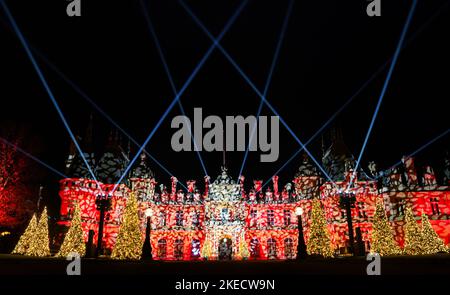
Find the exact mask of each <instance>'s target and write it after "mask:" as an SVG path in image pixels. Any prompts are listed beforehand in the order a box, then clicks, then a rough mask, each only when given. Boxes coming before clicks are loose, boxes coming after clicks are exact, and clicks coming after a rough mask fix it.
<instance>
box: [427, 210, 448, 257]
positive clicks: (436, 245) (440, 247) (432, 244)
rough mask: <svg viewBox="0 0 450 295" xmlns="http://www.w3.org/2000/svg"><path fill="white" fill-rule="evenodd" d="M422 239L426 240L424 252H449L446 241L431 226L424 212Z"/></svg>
mask: <svg viewBox="0 0 450 295" xmlns="http://www.w3.org/2000/svg"><path fill="white" fill-rule="evenodd" d="M422 239H423V242H424V244H423V245H424V249H423V251H424V254H435V253H439V252H448V249H447V247H446V246H445V244H444V241H442V240H441V238H439V236H438V234H437V233H436V231H435V230H434V229H433V227H432V226H431V223H430V221H429V220H428V217H427V215H425V214H424V213H422Z"/></svg>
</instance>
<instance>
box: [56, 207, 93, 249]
mask: <svg viewBox="0 0 450 295" xmlns="http://www.w3.org/2000/svg"><path fill="white" fill-rule="evenodd" d="M72 252H75V253H78V254H79V255H80V256H84V254H85V252H86V244H85V243H84V235H83V229H82V227H81V211H80V206H79V205H78V203H77V204H76V205H75V210H74V212H73V217H72V222H71V225H70V228H69V231H68V232H67V234H66V237H65V238H64V242H63V244H62V245H61V249H60V250H59V253H58V254H57V256H60V257H67V255H69V253H72Z"/></svg>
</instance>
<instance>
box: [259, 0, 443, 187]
mask: <svg viewBox="0 0 450 295" xmlns="http://www.w3.org/2000/svg"><path fill="white" fill-rule="evenodd" d="M448 4H450V1H447V2H445V3H444V4H443V5H442V6H440V7H439V8H438V9H436V11H435V12H434V13H433V14H432V15H431V16H430V17H429V19H428V20H427V21H426V22H425V23H423V24H422V25H421V26H420V28H419V29H418V30H417V31H415V32H414V33H413V34H412V35H411V37H410V38H409V39H408V40H406V42H405V44H404V46H403V49H405V47H406V46H407V45H409V44H410V43H411V42H412V41H413V40H414V39H415V38H416V37H417V36H418V35H419V34H420V33H422V32H423V31H424V30H425V29H426V28H427V27H428V25H430V24H431V23H432V22H433V20H434V19H435V18H436V17H437V16H439V15H440V14H441V13H442V11H443V9H444V8H446V7H447V6H448ZM391 61H392V57H390V58H389V59H388V60H387V61H386V62H385V63H384V64H383V65H381V66H380V67H379V68H378V70H377V71H375V72H374V73H373V74H372V76H371V77H370V78H369V79H368V80H367V81H366V82H364V83H363V84H362V85H361V87H360V88H359V89H358V90H357V91H356V92H355V93H354V94H353V95H352V96H351V97H350V98H349V99H348V100H347V101H346V102H345V103H344V104H343V105H342V106H341V107H340V108H339V109H338V110H337V111H336V112H335V113H334V114H333V115H332V116H331V117H330V118H329V119H328V120H327V121H326V122H325V123H324V124H323V125H322V127H321V128H320V129H319V130H317V131H316V133H314V135H313V136H311V138H310V139H309V140H308V141H307V142H306V143H305V145H306V146H308V144H309V143H310V142H311V141H313V140H314V139H315V138H316V137H317V136H318V135H319V134H321V133H322V131H323V130H324V129H325V128H326V127H327V126H328V125H329V124H330V123H331V122H332V121H333V120H334V119H335V118H336V117H337V116H338V115H339V114H340V113H341V112H342V111H343V110H344V109H345V108H346V107H347V106H348V105H349V104H350V103H351V102H352V101H353V100H354V99H355V98H356V97H358V96H359V94H360V93H361V92H362V91H363V90H364V89H365V88H366V87H367V86H368V85H369V84H370V83H372V81H373V80H374V79H375V78H376V77H377V76H378V75H379V74H380V73H381V72H383V70H384V69H385V68H386V67H387V66H388V65H389V63H390V62H391ZM302 150H303V148H299V149H298V150H297V151H296V152H294V153H293V154H292V155H291V157H290V158H289V159H288V160H287V161H286V162H285V163H284V164H283V165H282V166H281V167H280V168H279V169H278V170H277V171H276V172H275V173H274V174H273V175H272V177H270V178H268V180H267V181H266V182H265V183H264V185H263V186H262V188H264V187H266V186H267V185H268V184H269V183H270V181H271V179H272V178H273V177H274V176H276V175H278V173H280V171H282V170H283V169H284V168H285V167H286V166H287V165H288V164H289V163H290V162H292V161H293V160H294V159H295V158H296V157H297V155H298V154H300V152H301V151H302Z"/></svg>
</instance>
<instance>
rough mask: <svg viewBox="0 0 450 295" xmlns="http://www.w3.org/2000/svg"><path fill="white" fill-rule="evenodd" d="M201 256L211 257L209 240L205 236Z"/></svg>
mask: <svg viewBox="0 0 450 295" xmlns="http://www.w3.org/2000/svg"><path fill="white" fill-rule="evenodd" d="M202 257H203V258H206V259H208V258H210V257H211V241H210V240H209V239H208V238H206V239H205V242H204V243H203V247H202Z"/></svg>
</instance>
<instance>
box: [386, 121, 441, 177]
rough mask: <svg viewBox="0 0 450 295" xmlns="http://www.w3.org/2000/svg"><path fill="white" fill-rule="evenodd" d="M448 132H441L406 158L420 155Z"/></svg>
mask: <svg viewBox="0 0 450 295" xmlns="http://www.w3.org/2000/svg"><path fill="white" fill-rule="evenodd" d="M449 132H450V128H449V129H447V130H445V131H444V132H442V133H441V134H439V135H438V136H436V137H434V138H433V139H431V140H429V141H428V142H427V143H425V144H424V145H422V146H421V147H420V148H418V149H417V150H415V151H414V152H412V153H410V154H409V155H408V156H407V157H408V158H409V157H414V156H415V155H417V154H418V153H420V152H421V151H423V150H424V149H426V148H427V147H429V146H430V145H432V144H433V143H435V142H436V141H438V140H439V139H441V138H443V137H444V136H446V135H447V134H448V133H449ZM400 164H402V161H401V160H400V161H398V162H397V163H395V164H394V165H392V166H390V167H389V169H387V170H392V169H394V168H395V167H397V166H398V165H400ZM380 177H381V176H377V179H378V178H380Z"/></svg>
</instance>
